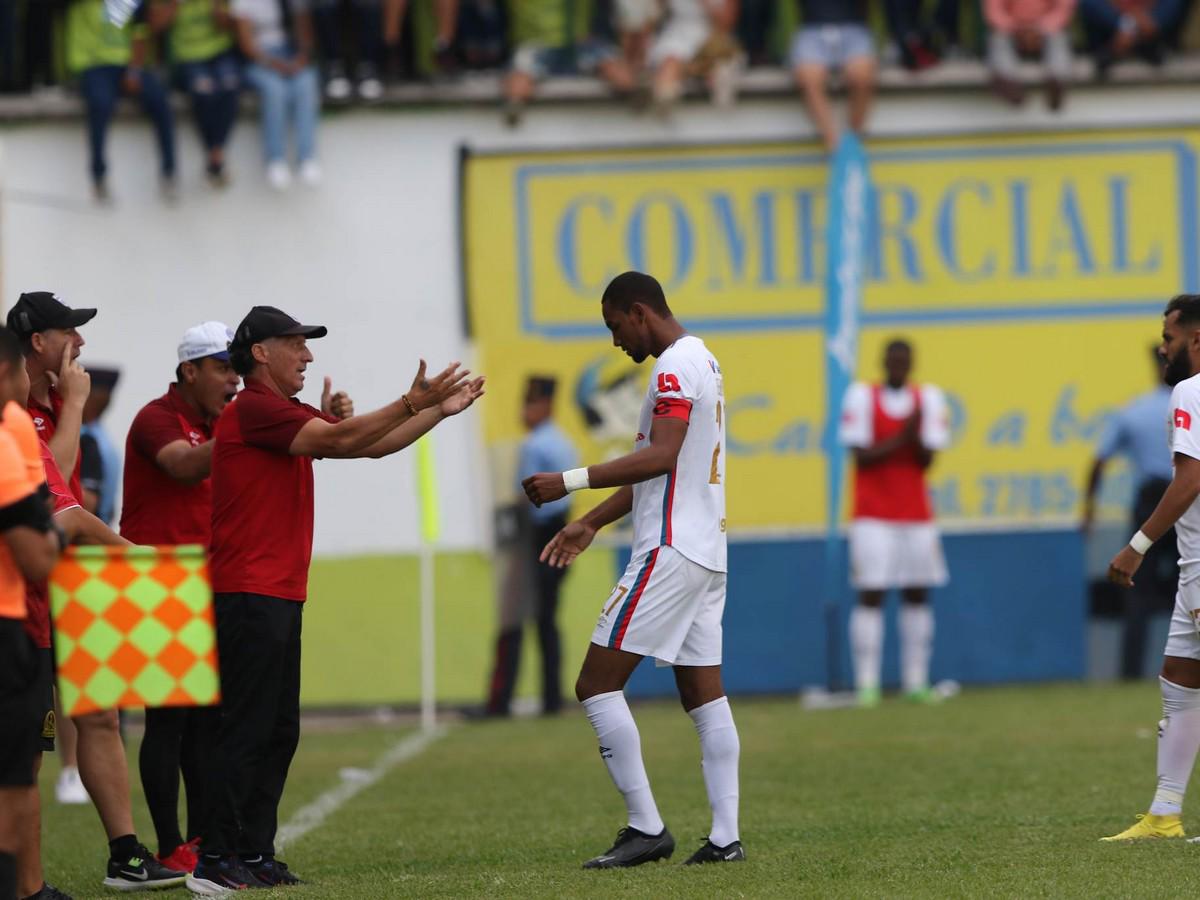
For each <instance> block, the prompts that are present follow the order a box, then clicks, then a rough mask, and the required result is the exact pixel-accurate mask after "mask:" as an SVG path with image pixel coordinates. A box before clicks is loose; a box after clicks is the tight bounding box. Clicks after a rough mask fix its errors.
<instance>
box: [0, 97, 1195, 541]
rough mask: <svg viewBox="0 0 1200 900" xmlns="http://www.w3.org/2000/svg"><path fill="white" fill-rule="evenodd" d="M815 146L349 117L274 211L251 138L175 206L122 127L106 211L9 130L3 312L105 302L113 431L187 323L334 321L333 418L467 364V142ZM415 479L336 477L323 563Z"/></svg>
mask: <svg viewBox="0 0 1200 900" xmlns="http://www.w3.org/2000/svg"><path fill="white" fill-rule="evenodd" d="M1193 108H1194V98H1193V97H1192V96H1191V92H1190V91H1189V90H1187V89H1185V88H1178V87H1162V88H1158V89H1153V90H1147V89H1145V88H1142V89H1118V88H1112V89H1109V90H1107V91H1079V92H1076V93H1075V94H1073V95H1072V97H1071V100H1070V107H1069V110H1068V113H1067V114H1066V115H1065V116H1052V115H1050V114H1049V113H1047V112H1045V111H1044V110H1043V109H1042V108H1041V106H1040V105H1039V104H1038V103H1037V102H1033V103H1031V104H1030V105H1029V106H1028V107H1027V108H1026V109H1024V110H1022V111H1017V112H1013V111H1009V110H1006V109H1002V108H1001V107H1000V106H999V105H998V104H997V103H996V102H994V101H993V100H992V99H991V98H990V97H985V96H984V95H982V94H973V93H959V94H954V95H946V96H942V97H934V96H931V95H928V94H916V95H903V96H895V97H887V98H886V99H885V101H884V102H883V103H881V105H880V107H879V109H878V112H877V115H876V117H875V120H874V124H875V130H876V132H877V133H879V134H912V133H918V134H919V133H930V132H932V131H937V132H943V133H946V132H949V133H955V132H960V131H973V130H988V131H994V130H998V129H1014V130H1017V129H1019V130H1026V129H1044V128H1055V127H1061V126H1068V127H1076V126H1078V127H1095V126H1097V125H1111V124H1118V123H1163V122H1173V121H1178V120H1180V118H1181V117H1182V116H1183V115H1184V113H1183V112H1181V111H1187V110H1191V109H1193ZM1189 118H1194V116H1189ZM808 136H809V131H808V128H807V126H806V124H805V123H804V121H803V117H802V115H801V113H800V110H799V107H798V105H797V104H796V103H795V102H793V101H791V100H790V99H786V98H785V99H774V100H756V101H754V102H752V103H746V104H744V105H743V106H741V107H739V108H738V109H737V110H736V111H734V112H732V113H728V112H722V113H717V112H714V111H712V110H710V109H708V108H706V107H703V106H695V107H689V108H687V109H685V110H683V111H682V112H681V113H680V114H679V115H678V116H677V117H676V119H675V120H673V121H672V122H670V123H662V122H659V121H657V120H655V119H653V118H650V117H643V118H640V119H638V118H633V117H631V116H630V115H629V114H628V113H627V112H626V111H625V110H623V109H619V108H617V107H614V106H602V105H594V104H589V105H585V106H580V107H558V106H556V107H552V108H546V109H535V110H534V111H533V112H532V113H531V115H530V118H529V120H528V122H527V124H526V126H525V127H524V128H523V129H522V130H520V131H518V132H515V133H514V132H507V131H505V130H504V129H503V128H502V126H501V125H500V122H499V118H498V116H497V115H496V113H495V112H494V111H492V110H488V109H480V108H470V109H468V108H456V109H443V110H437V111H413V112H401V111H394V110H387V111H383V110H380V111H363V112H353V113H341V114H338V115H336V116H330V117H328V118H327V119H326V121H325V122H324V124H323V129H322V132H321V152H322V157H323V161H324V165H325V169H326V183H325V185H324V186H323V187H322V188H321V189H320V190H318V191H309V190H303V189H294V190H293V191H292V192H290V193H288V194H285V195H276V194H273V193H271V192H270V191H269V190H268V189H267V188H266V187H265V186H264V185H263V184H262V179H261V176H260V171H259V165H258V153H259V150H258V140H257V135H256V129H255V127H254V124H253V123H252V122H250V121H244V122H242V123H239V126H238V129H237V131H236V132H235V135H234V140H233V145H232V160H231V169H232V172H233V176H234V178H235V184H234V185H233V186H232V187H231V188H230V189H229V190H228V191H226V192H224V193H217V192H213V191H211V190H209V189H208V188H206V187H205V185H204V184H203V183H202V180H201V176H200V172H201V162H200V154H199V151H198V148H197V147H196V140H195V137H194V134H193V132H192V130H191V128H190V125H188V124H187V123H181V128H180V141H179V143H180V145H181V154H182V155H181V172H182V176H183V192H182V193H183V196H182V199H181V202H180V203H179V204H178V205H177V206H174V207H168V206H165V205H164V204H163V203H162V201H161V200H160V199H159V197H158V195H157V189H156V182H155V175H154V173H155V171H156V163H155V161H154V151H153V144H152V140H151V135H150V132H149V129H148V128H147V127H145V126H144V125H143V124H142V123H140V122H138V121H135V120H124V121H122V122H120V123H118V125H117V126H116V127H115V129H114V132H113V134H112V136H111V140H110V168H111V174H110V182H111V187H112V190H113V193H114V195H115V197H116V201H117V202H116V204H115V206H113V207H112V208H106V209H100V208H97V207H95V206H93V205H92V204H91V203H90V201H89V200H88V196H89V194H88V185H87V175H86V161H85V145H84V138H83V129H82V124H81V123H77V122H46V123H33V124H27V125H21V126H10V127H8V128H5V129H4V130H2V131H0V138H2V139H3V145H4V168H3V178H4V195H3V201H4V202H3V220H2V221H3V230H2V232H0V260H2V263H3V281H2V285H0V287H2V295H0V296H2V302H0V306H2V307H3V308H5V309H7V307H8V306H10V305H11V304H12V302H13V301H14V300H15V299H16V297H17V295H18V294H19V293H20V292H21V291H23V290H36V289H48V290H54V291H57V292H58V293H60V294H61V295H62V296H63V297H64V298H66V300H67V302H69V303H71V304H73V305H77V306H97V307H99V309H100V315H99V316H97V318H96V319H95V320H94V321H93V322H92V323H91V324H89V325H88V326H87V328H86V329H85V331H84V334H85V337H86V338H87V340H88V346H87V347H86V348H85V350H84V362H85V363H87V362H92V363H116V364H118V365H119V366H120V367H121V368H122V370H123V379H124V380H123V382H122V384H121V386H120V388H119V390H118V393H117V398H116V401H115V405H114V407H113V409H112V410H111V412H110V413H109V417H108V424H109V428H110V429H111V431H112V433H113V434H114V435H115V436H123V435H124V433H125V430H126V428H127V426H128V423H129V421H130V420H131V419H132V417H133V415H134V413H135V412H136V411H137V409H138V408H139V407H140V406H141V405H142V404H144V403H145V402H146V401H147V400H149V399H151V398H152V397H154V396H156V395H157V394H158V393H161V391H162V390H163V389H165V386H166V384H167V383H168V381H169V380H170V379H171V377H172V372H173V369H174V365H175V359H174V355H173V353H174V347H175V343H176V341H177V339H178V336H179V334H180V333H181V332H182V331H183V329H184V328H185V327H187V326H188V325H190V324H193V323H195V322H197V321H200V320H203V319H207V318H221V319H224V320H225V321H227V322H228V323H229V324H231V325H234V324H236V322H237V321H238V320H239V319H240V318H241V316H242V315H243V314H244V313H245V311H246V310H248V309H249V307H250V306H252V305H253V304H255V303H269V304H272V305H276V306H280V307H282V308H284V309H286V310H288V311H289V312H291V313H293V314H294V315H296V316H297V317H298V318H301V319H303V320H305V321H313V322H318V323H324V324H327V325H329V326H330V329H331V334H330V336H329V337H328V338H327V339H325V340H323V341H320V342H317V343H315V344H314V350H315V352H316V355H317V361H316V363H315V364H314V365H313V366H312V368H311V369H310V377H309V388H308V389H307V390H306V392H305V394H304V397H305V399H307V400H309V401H310V402H314V403H315V402H316V399H317V397H318V396H319V390H320V384H321V378H322V376H323V375H325V374H330V375H332V376H333V377H334V379H335V384H336V385H337V386H339V387H344V388H346V389H348V390H350V391H351V392H352V394H353V396H354V398H355V402H356V404H357V406H358V408H359V409H360V410H365V409H368V408H372V407H374V406H377V405H379V404H380V403H383V402H385V401H388V400H391V399H394V398H395V397H396V396H398V395H399V394H400V393H401V392H402V391H404V390H405V389H406V388H407V387H408V385H409V384H410V382H411V378H412V374H413V371H414V370H415V366H416V360H417V357H418V356H419V355H425V356H426V358H427V359H428V360H429V362H430V364H431V365H435V364H440V363H442V362H445V361H448V360H449V359H451V358H460V357H461V358H464V359H465V358H467V357H468V356H469V348H468V347H466V346H464V342H463V338H462V335H461V332H460V326H459V277H458V264H457V238H456V230H455V229H456V221H455V216H456V209H455V196H456V195H455V190H456V174H457V148H458V146H459V145H460V144H461V143H463V142H469V143H470V144H471V145H472V146H474V147H476V148H480V149H484V148H497V147H504V146H516V147H536V146H556V147H561V146H569V145H571V144H584V145H599V144H603V145H611V144H622V143H655V144H663V143H671V142H675V141H704V140H719V141H729V140H747V141H749V140H755V139H781V138H784V139H787V138H795V139H797V140H799V139H804V138H807V137H808ZM482 402H487V398H485V399H484V400H483V401H482ZM514 414H515V411H514ZM477 425H478V423H477V422H475V421H474V420H473V416H472V414H471V413H468V414H466V415H464V416H463V417H462V418H461V419H460V420H456V421H453V422H450V423H447V424H446V425H445V426H443V427H442V428H439V429H438V431H437V432H436V435H437V441H436V447H437V453H438V461H439V464H440V467H441V468H440V487H441V498H442V503H443V514H444V522H445V528H444V531H445V535H444V543H445V545H446V546H448V547H453V548H479V547H482V546H484V545H485V544H486V542H487V540H488V514H487V510H486V507H487V505H488V503H489V498H490V490H489V489H488V487H487V485H486V483H485V482H484V479H485V477H486V474H485V472H484V471H483V469H482V466H481V463H482V461H483V459H484V454H483V453H482V452H481V450H480V448H479V446H478V443H479V442H478V427H477ZM413 484H414V479H413V475H412V471H411V468H410V463H409V458H408V456H407V455H405V454H401V455H400V456H399V457H394V458H392V459H389V460H385V461H382V462H372V461H360V462H332V461H331V462H325V463H321V464H319V465H318V501H317V502H318V516H317V533H316V552H317V553H318V554H343V553H352V552H360V551H389V550H411V549H413V548H414V547H415V546H416V544H417V540H418V535H417V526H416V509H415V501H414V491H413Z"/></svg>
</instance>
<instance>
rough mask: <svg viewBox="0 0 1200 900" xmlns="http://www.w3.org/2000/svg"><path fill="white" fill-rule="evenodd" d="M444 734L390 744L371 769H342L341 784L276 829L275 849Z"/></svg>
mask: <svg viewBox="0 0 1200 900" xmlns="http://www.w3.org/2000/svg"><path fill="white" fill-rule="evenodd" d="M445 734H446V728H445V727H443V726H439V727H437V728H434V729H433V730H432V731H418V732H417V733H416V734H411V735H409V736H408V737H405V738H402V739H401V740H399V741H397V742H396V743H395V744H393V745H392V747H391V748H390V749H389V750H388V751H387V752H386V753H384V754H383V756H381V757H380V758H379V761H378V762H376V763H375V765H374V766H372V767H371V768H370V769H342V770H341V771H340V772H339V773H338V774H339V775H340V776H341V779H342V782H341V784H339V785H337V786H336V787H333V788H330V789H329V790H327V791H326V792H325V793H323V794H321V796H319V797H317V799H316V800H314V801H313V802H312V803H309V804H308V805H307V806H304V807H301V808H300V809H298V810H297V811H296V814H295V815H294V816H292V817H291V819H289V820H288V821H287V822H286V823H285V824H284V825H282V826H281V827H280V828H279V831H278V832H277V833H276V835H275V846H276V848H277V849H278V850H283V848H284V847H285V846H287V845H288V844H290V843H292V841H296V840H299V839H300V838H302V837H304V835H306V834H308V833H309V832H310V831H314V830H315V829H317V828H320V827H321V826H322V825H324V824H325V820H326V819H328V818H329V817H330V816H331V815H333V814H334V813H335V812H337V811H338V810H339V809H341V808H342V807H343V806H345V805H346V804H347V803H349V802H350V801H351V800H353V799H354V798H355V797H357V796H358V795H359V794H361V793H362V792H363V791H365V790H366V789H367V788H369V787H371V786H372V785H373V784H376V783H377V782H379V781H380V780H381V779H382V778H383V777H384V776H385V775H387V774H388V773H389V772H391V771H392V769H394V768H396V766H398V765H401V764H402V763H406V762H408V761H409V760H410V759H413V758H414V757H416V756H420V755H421V754H422V753H424V752H425V750H427V749H428V748H429V746H430V745H431V744H433V743H434V742H435V741H438V740H440V739H441V738H442V737H444V736H445Z"/></svg>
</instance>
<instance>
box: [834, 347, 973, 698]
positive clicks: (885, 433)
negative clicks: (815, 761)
mask: <svg viewBox="0 0 1200 900" xmlns="http://www.w3.org/2000/svg"><path fill="white" fill-rule="evenodd" d="M912 365H913V352H912V347H911V346H910V345H909V344H908V342H907V341H902V340H895V341H892V342H891V343H889V344H888V345H887V349H886V350H885V351H884V357H883V368H884V372H885V374H886V377H885V379H884V382H883V383H882V384H864V383H861V382H859V383H856V384H854V385H852V386H851V387H850V389H849V390H848V391H847V392H846V396H845V398H844V400H843V402H842V421H841V428H840V431H839V438H840V440H841V443H842V445H843V446H846V447H849V448H850V449H851V450H852V452H853V453H854V461H855V472H854V510H853V513H852V516H851V518H852V521H851V523H850V583H851V584H852V585H853V587H854V588H855V589H856V590H857V591H858V592H859V602H858V605H857V606H856V607H855V608H854V611H853V612H852V613H851V614H850V647H851V651H852V654H853V657H854V682H855V687H856V688H857V690H858V697H859V703H860V704H861V705H863V706H875V705H877V704H878V703H879V699H880V693H879V680H880V669H881V666H882V662H883V600H884V596H885V595H886V593H887V592H888V591H889V590H891V589H893V588H896V589H898V590H899V591H900V592H901V596H902V598H903V603H902V604H901V606H900V670H901V682H902V685H903V688H904V691H905V693H906V694H907V695H908V696H909V697H911V698H913V699H917V700H926V701H927V700H932V699H933V697H934V695H933V694H932V692H931V691H930V690H929V657H930V654H931V651H932V647H933V610H932V609H931V608H930V606H929V602H928V594H929V589H930V588H934V587H941V586H942V585H944V584H945V583H946V581H947V574H946V561H945V558H944V557H943V555H942V543H941V537H940V536H939V534H938V530H937V526H936V525H935V524H934V521H933V506H932V504H931V503H930V500H929V488H928V485H927V484H926V481H925V472H926V470H927V469H928V468H929V466H930V465H931V464H932V463H933V457H934V453H935V452H936V451H938V450H941V449H944V448H945V447H946V446H947V445H948V444H949V442H950V427H949V416H948V413H947V407H946V399H945V396H944V395H943V394H942V392H941V391H940V390H939V389H938V388H936V387H934V386H933V385H921V386H920V387H916V386H913V385H912V384H910V383H909V375H910V373H911V372H912Z"/></svg>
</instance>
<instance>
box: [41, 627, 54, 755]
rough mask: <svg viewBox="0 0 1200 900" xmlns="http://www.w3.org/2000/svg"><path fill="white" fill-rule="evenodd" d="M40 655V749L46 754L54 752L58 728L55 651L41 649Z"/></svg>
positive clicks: (46, 648)
mask: <svg viewBox="0 0 1200 900" xmlns="http://www.w3.org/2000/svg"><path fill="white" fill-rule="evenodd" d="M37 655H38V673H37V674H38V683H37V692H38V693H37V703H38V710H39V713H38V716H39V720H38V747H39V748H40V749H41V750H42V751H43V752H45V753H53V752H54V739H55V738H56V737H57V736H58V727H57V725H56V720H55V718H54V671H55V670H54V651H53V650H52V649H50V648H49V647H45V648H42V647H39V648H38V649H37Z"/></svg>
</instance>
